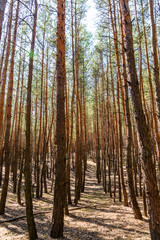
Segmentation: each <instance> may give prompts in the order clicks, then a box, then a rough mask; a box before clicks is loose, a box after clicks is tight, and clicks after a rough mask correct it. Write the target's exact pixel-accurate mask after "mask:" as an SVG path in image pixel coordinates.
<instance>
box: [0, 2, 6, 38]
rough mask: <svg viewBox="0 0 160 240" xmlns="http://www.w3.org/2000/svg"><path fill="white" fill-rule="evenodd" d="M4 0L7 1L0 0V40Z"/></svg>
mask: <svg viewBox="0 0 160 240" xmlns="http://www.w3.org/2000/svg"><path fill="white" fill-rule="evenodd" d="M6 2H7V0H1V2H0V40H1V35H2V24H3V18H4V11H5V7H6Z"/></svg>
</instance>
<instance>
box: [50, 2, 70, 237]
mask: <svg viewBox="0 0 160 240" xmlns="http://www.w3.org/2000/svg"><path fill="white" fill-rule="evenodd" d="M57 13H58V19H57V67H56V68H57V120H56V121H57V122H56V138H57V158H56V165H55V190H54V211H53V224H52V230H51V235H50V236H51V237H52V238H59V237H63V225H64V205H65V189H66V185H65V181H66V180H65V171H66V137H65V135H66V130H65V98H64V86H65V74H66V70H65V1H64V0H58V1H57Z"/></svg>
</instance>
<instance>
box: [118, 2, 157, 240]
mask: <svg viewBox="0 0 160 240" xmlns="http://www.w3.org/2000/svg"><path fill="white" fill-rule="evenodd" d="M121 7H122V16H123V27H124V35H125V49H126V60H127V68H128V75H129V81H128V83H129V86H130V89H131V96H132V102H133V107H134V114H135V119H136V123H137V128H138V132H139V136H140V140H141V143H142V162H143V170H144V173H145V181H146V190H147V195H148V210H149V225H150V232H151V239H154V240H158V239H160V200H159V199H160V196H159V192H158V187H157V179H156V171H155V167H154V163H153V159H152V142H151V136H150V130H149V127H148V125H147V123H146V118H145V115H144V112H143V108H142V102H141V98H140V91H139V86H138V78H137V73H136V67H135V59H134V49H133V36H132V22H131V18H130V10H129V6H128V1H127V0H121Z"/></svg>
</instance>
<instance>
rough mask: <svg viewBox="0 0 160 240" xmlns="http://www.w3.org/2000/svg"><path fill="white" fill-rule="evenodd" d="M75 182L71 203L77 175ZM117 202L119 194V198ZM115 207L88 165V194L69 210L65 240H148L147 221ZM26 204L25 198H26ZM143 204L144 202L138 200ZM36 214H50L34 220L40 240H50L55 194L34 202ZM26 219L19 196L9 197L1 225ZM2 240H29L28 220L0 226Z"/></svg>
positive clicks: (122, 208)
mask: <svg viewBox="0 0 160 240" xmlns="http://www.w3.org/2000/svg"><path fill="white" fill-rule="evenodd" d="M71 179H72V184H71V185H72V200H73V199H74V174H73V172H72V173H71ZM117 198H118V194H117ZM117 198H116V202H115V203H114V200H113V198H110V197H109V195H108V194H105V193H104V191H103V187H102V185H101V184H98V183H97V181H96V171H95V164H94V163H93V162H89V164H88V169H87V173H86V187H85V192H84V193H82V194H81V201H79V203H78V205H77V206H75V205H71V206H69V209H70V215H69V216H65V224H64V238H62V239H64V240H87V239H90V240H108V239H115V240H120V239H128V240H131V239H132V240H134V239H141V240H149V239H150V235H149V227H148V219H147V218H144V219H143V220H142V221H140V220H136V219H134V216H133V212H132V209H131V208H130V207H124V206H123V203H120V202H118V199H117ZM22 200H23V202H24V197H23V199H22ZM138 200H139V201H140V203H141V199H140V198H138ZM33 205H34V212H43V211H49V213H46V214H40V215H36V216H35V222H36V227H37V231H38V236H39V239H40V240H45V239H48V240H50V239H51V238H50V230H51V222H52V209H53V194H52V193H49V194H44V195H43V197H42V198H40V199H36V198H34V199H33ZM19 215H25V207H24V206H20V205H18V204H17V200H16V195H14V194H13V193H11V190H10V193H9V197H8V199H7V208H6V214H5V215H3V216H0V221H1V220H4V219H8V218H11V217H15V216H19ZM0 239H1V240H14V239H16V240H20V239H21V240H27V239H28V237H27V224H26V218H23V219H19V220H16V221H13V222H9V223H7V222H6V223H3V224H0Z"/></svg>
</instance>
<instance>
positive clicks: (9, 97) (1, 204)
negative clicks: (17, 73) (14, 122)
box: [0, 0, 20, 214]
mask: <svg viewBox="0 0 160 240" xmlns="http://www.w3.org/2000/svg"><path fill="white" fill-rule="evenodd" d="M11 4H12V5H13V2H11ZM19 4H20V1H19V0H18V2H17V9H16V20H15V26H14V35H13V45H12V52H11V65H10V73H9V83H8V92H7V103H6V116H7V125H6V131H5V139H4V150H5V157H4V160H5V176H4V183H3V188H2V194H1V201H0V214H3V213H4V211H5V205H6V198H7V191H8V182H9V170H10V157H11V156H10V154H11V152H10V150H11V149H10V148H11V135H10V130H11V109H12V98H13V76H14V57H15V48H16V37H17V24H18V14H19ZM11 8H12V9H13V6H12V7H11ZM11 11H12V10H11ZM11 16H12V15H11Z"/></svg>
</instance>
